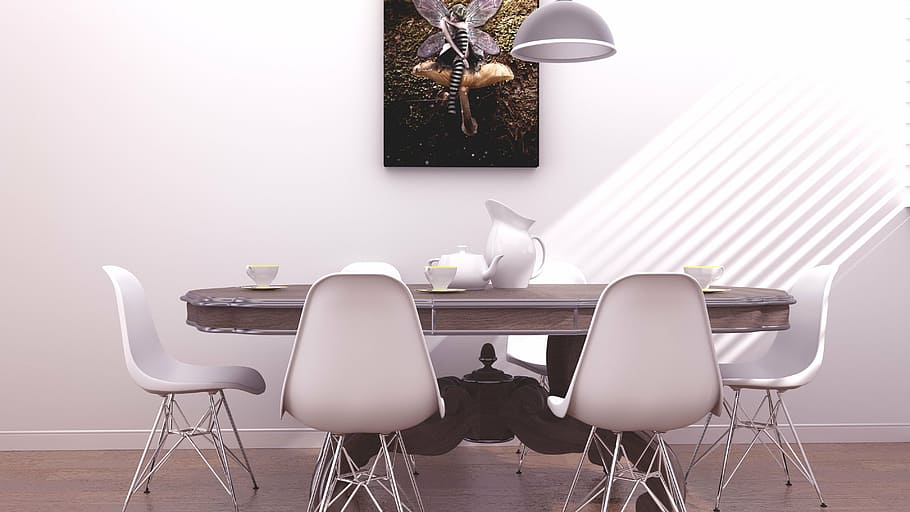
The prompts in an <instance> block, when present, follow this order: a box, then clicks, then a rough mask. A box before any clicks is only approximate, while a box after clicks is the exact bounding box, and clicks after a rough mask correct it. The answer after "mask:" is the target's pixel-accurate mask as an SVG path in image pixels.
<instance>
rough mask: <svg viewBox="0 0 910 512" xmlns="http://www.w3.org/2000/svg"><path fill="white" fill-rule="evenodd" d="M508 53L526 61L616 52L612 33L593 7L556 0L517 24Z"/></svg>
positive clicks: (583, 57) (571, 59) (578, 59)
mask: <svg viewBox="0 0 910 512" xmlns="http://www.w3.org/2000/svg"><path fill="white" fill-rule="evenodd" d="M511 53H512V56H513V57H515V58H516V59H519V60H525V61H529V62H586V61H589V60H597V59H605V58H607V57H610V56H611V55H613V54H614V53H616V47H615V46H613V34H612V33H610V28H609V27H607V24H606V22H604V20H603V18H601V17H600V15H598V14H597V13H596V12H595V11H594V9H591V8H590V7H586V6H584V5H581V4H579V3H578V2H573V1H572V0H556V1H555V2H552V3H550V4H547V5H545V6H543V7H541V8H539V9H537V10H536V11H534V12H532V13H531V15H530V16H528V17H527V18H525V21H524V23H522V24H521V26H520V27H518V33H517V34H515V43H514V44H513V45H512V52H511Z"/></svg>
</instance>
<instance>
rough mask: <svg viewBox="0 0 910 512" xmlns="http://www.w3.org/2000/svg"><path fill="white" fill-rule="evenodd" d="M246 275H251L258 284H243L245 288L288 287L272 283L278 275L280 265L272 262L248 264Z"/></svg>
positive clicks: (274, 288)
mask: <svg viewBox="0 0 910 512" xmlns="http://www.w3.org/2000/svg"><path fill="white" fill-rule="evenodd" d="M246 275H248V276H250V279H252V280H253V282H254V283H256V284H248V285H243V286H241V288H243V289H245V290H280V289H282V288H287V285H283V284H272V281H274V280H275V276H277V275H278V265H275V264H272V263H264V264H263V263H260V264H252V265H247V266H246Z"/></svg>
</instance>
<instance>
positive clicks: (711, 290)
mask: <svg viewBox="0 0 910 512" xmlns="http://www.w3.org/2000/svg"><path fill="white" fill-rule="evenodd" d="M701 291H703V292H705V293H718V292H729V291H730V289H729V288H702V289H701Z"/></svg>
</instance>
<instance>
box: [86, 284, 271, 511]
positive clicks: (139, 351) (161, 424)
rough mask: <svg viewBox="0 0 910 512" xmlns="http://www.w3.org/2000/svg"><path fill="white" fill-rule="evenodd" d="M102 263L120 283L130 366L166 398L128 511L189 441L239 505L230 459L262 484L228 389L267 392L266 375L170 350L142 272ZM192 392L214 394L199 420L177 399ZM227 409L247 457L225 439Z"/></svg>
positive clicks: (144, 386) (133, 485) (149, 387)
mask: <svg viewBox="0 0 910 512" xmlns="http://www.w3.org/2000/svg"><path fill="white" fill-rule="evenodd" d="M102 268H103V269H104V271H105V272H106V273H107V275H108V277H110V279H111V282H112V283H113V284H114V292H115V294H116V296H117V308H118V310H119V313H120V330H121V332H122V337H123V354H124V357H125V359H126V367H127V370H129V373H130V376H132V378H133V380H135V381H136V384H138V385H139V387H141V388H142V389H144V390H146V391H148V392H149V393H152V394H155V395H158V396H160V397H161V398H162V400H161V406H160V407H159V408H158V413H157V415H156V416H155V422H154V423H153V424H152V430H151V432H150V433H149V437H148V440H147V441H146V443H145V449H143V451H142V456H141V457H140V458H139V464H138V466H137V467H136V473H135V474H134V476H133V481H132V483H131V484H130V489H129V491H128V492H127V495H126V500H125V501H124V503H123V510H124V511H125V510H126V507H127V505H128V504H129V502H130V498H131V497H132V496H133V494H134V493H135V492H136V491H137V490H139V489H140V488H142V486H143V485H144V486H145V492H146V493H148V492H149V488H148V485H149V482H150V481H151V479H152V476H153V475H154V474H155V473H157V472H158V471H159V470H160V469H161V468H162V467H163V466H164V465H165V463H167V461H168V459H170V457H171V454H173V453H174V450H175V449H176V448H177V447H178V446H180V445H181V444H182V443H183V442H184V441H186V442H188V443H189V444H190V445H191V446H192V448H193V449H194V450H195V451H196V453H197V454H199V456H200V457H201V458H202V460H203V461H204V462H205V465H206V466H207V467H208V468H209V470H210V471H211V472H212V474H213V475H215V478H216V479H217V480H218V482H219V483H220V484H221V486H222V487H224V490H225V491H227V493H228V495H229V496H230V497H231V501H232V502H233V504H234V510H235V511H237V510H239V506H238V504H237V496H236V494H235V493H234V481H233V480H232V478H231V471H230V468H229V462H230V461H231V460H233V461H234V462H236V463H237V464H239V465H240V467H241V468H243V469H244V470H245V471H246V472H247V473H248V474H249V475H250V480H252V482H253V489H258V488H259V486H258V485H257V483H256V478H255V477H254V476H253V470H252V468H251V467H250V461H249V459H248V458H247V456H246V451H245V450H244V449H243V443H242V442H241V441H240V435H239V434H238V433H237V426H236V424H235V423H234V417H233V415H232V414H231V409H230V407H228V403H227V398H225V396H224V390H225V389H238V390H240V391H246V392H247V393H252V394H254V395H258V394H261V393H262V392H263V391H265V381H264V380H263V379H262V375H260V374H259V372H257V371H256V370H254V369H252V368H247V367H245V366H199V365H194V364H188V363H184V362H181V361H178V360H176V359H174V358H173V357H171V356H170V355H168V354H167V353H166V352H165V351H164V348H163V347H162V346H161V341H160V340H159V339H158V333H157V331H156V330H155V325H154V322H153V320H152V315H151V312H150V311H149V307H148V302H147V300H146V297H145V291H144V290H143V288H142V284H140V282H139V280H138V279H137V278H136V276H134V275H133V274H131V273H130V272H129V271H127V270H125V269H123V268H120V267H115V266H104V267H102ZM189 393H208V395H209V404H208V408H207V409H206V410H205V411H204V412H203V414H202V415H201V417H200V418H199V420H198V421H196V422H190V421H189V420H188V419H187V417H186V415H185V414H184V412H183V410H182V409H181V408H180V405H179V404H178V403H177V395H185V394H189ZM222 410H223V411H224V412H225V413H227V417H228V420H229V421H230V423H231V429H232V430H233V431H234V436H235V438H236V439H237V446H238V447H239V448H240V454H241V456H242V457H243V459H242V460H241V459H240V457H238V456H237V455H235V454H234V452H233V451H232V450H231V449H230V448H228V447H227V446H226V445H225V443H224V438H223V433H222V429H221V423H220V422H219V419H218V416H219V414H220V413H221V411H222ZM156 434H157V437H158V440H157V446H156V447H155V449H154V451H153V452H152V453H151V457H149V456H148V455H149V451H150V448H151V445H152V439H154V438H155V436H156ZM170 436H177V440H176V442H174V444H173V445H172V446H171V447H170V448H167V449H166V448H165V446H166V444H167V439H168V437H170ZM198 437H202V438H204V439H206V440H207V441H209V442H211V443H212V445H213V447H214V448H215V452H216V453H217V455H218V464H219V465H220V466H221V472H222V475H219V474H218V471H216V470H215V468H214V467H212V465H211V464H210V463H209V462H208V460H207V459H206V458H205V456H204V455H203V454H202V451H201V450H200V447H199V445H198V444H197V442H196V441H195V438H198Z"/></svg>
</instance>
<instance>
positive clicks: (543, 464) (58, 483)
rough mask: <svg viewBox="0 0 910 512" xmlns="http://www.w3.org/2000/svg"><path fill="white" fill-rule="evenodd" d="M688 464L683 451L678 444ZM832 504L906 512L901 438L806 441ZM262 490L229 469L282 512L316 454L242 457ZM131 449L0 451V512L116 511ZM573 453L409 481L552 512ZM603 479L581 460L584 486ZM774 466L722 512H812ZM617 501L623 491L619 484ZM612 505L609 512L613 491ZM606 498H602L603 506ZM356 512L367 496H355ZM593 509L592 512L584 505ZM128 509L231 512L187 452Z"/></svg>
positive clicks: (702, 494)
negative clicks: (518, 468) (521, 466)
mask: <svg viewBox="0 0 910 512" xmlns="http://www.w3.org/2000/svg"><path fill="white" fill-rule="evenodd" d="M676 449H677V452H678V453H679V456H680V459H681V460H685V461H688V455H689V453H690V449H691V448H690V447H686V446H681V447H676ZM807 450H808V451H809V455H810V458H811V460H812V463H813V467H814V470H815V473H816V475H817V477H818V479H819V482H820V484H821V488H822V492H823V494H824V495H825V498H826V501H827V502H828V505H829V507H830V508H829V509H828V510H832V511H837V512H885V511H895V510H908V509H910V504H908V503H907V500H908V499H910V443H890V444H884V443H881V444H843V445H839V444H813V445H807ZM249 454H250V461H251V463H252V465H253V468H254V471H255V472H256V476H257V480H259V483H260V486H261V488H260V489H259V490H258V491H255V492H254V491H253V490H252V486H251V484H250V480H249V478H248V477H247V476H246V475H245V474H244V473H242V472H241V471H240V470H239V469H238V470H237V471H235V472H234V477H235V485H236V487H237V493H238V498H239V502H240V507H241V510H242V511H243V512H266V511H268V512H285V511H287V512H290V511H299V510H302V509H304V508H305V506H306V501H307V498H308V492H307V488H308V485H309V479H310V476H311V471H312V466H313V459H314V458H315V456H316V452H315V450H299V449H258V450H250V451H249ZM138 455H139V453H138V452H136V451H129V450H124V451H47V452H0V511H3V512H6V511H10V512H12V511H23V512H44V511H48V512H50V511H53V512H59V511H67V512H89V511H91V512H96V511H117V510H120V507H121V506H122V501H123V497H124V493H125V489H126V487H127V486H128V485H129V480H130V479H131V477H132V474H133V471H134V470H135V466H134V465H135V463H136V459H137V458H138ZM577 461H578V459H577V455H556V456H554V455H540V454H534V453H530V454H528V456H527V458H526V459H525V468H524V472H523V474H522V475H516V474H515V466H516V463H517V456H516V455H515V449H514V447H507V446H466V447H461V448H458V449H456V450H454V451H453V452H451V453H449V454H446V455H442V456H439V457H417V464H418V469H419V471H420V476H419V477H418V485H419V486H420V489H421V494H422V496H423V500H424V503H425V504H426V508H427V510H428V511H440V512H446V511H465V510H471V511H492V512H512V511H515V512H517V511H522V512H525V511H530V512H538V511H539V512H552V511H558V510H561V508H562V501H563V499H564V497H565V492H566V490H567V488H568V484H569V481H570V479H571V478H572V475H573V474H574V470H575V464H576V463H577ZM719 465H720V454H719V453H716V454H712V455H710V456H709V457H708V458H706V459H705V460H704V461H703V462H702V463H701V464H700V465H699V466H697V467H696V468H695V470H694V471H693V473H692V475H691V476H690V480H689V495H688V499H687V503H688V505H689V509H690V510H692V511H693V512H708V511H710V510H711V509H713V505H714V495H715V492H716V488H717V469H718V468H719ZM601 474H602V473H601V472H600V470H599V468H597V467H595V466H591V465H586V467H585V469H584V471H583V473H582V482H583V484H582V485H584V484H587V485H592V484H593V483H594V482H596V481H597V479H598V478H599V477H600V475H601ZM784 480H785V479H784V476H783V471H782V470H781V469H780V468H779V467H778V466H777V465H776V464H775V463H774V462H773V461H772V460H771V458H770V457H769V456H768V455H767V454H766V453H761V452H756V453H754V454H752V455H750V458H749V460H748V462H747V463H746V464H745V465H744V466H743V467H742V468H741V470H740V473H739V474H737V475H736V478H734V480H733V481H732V482H731V484H730V486H729V487H728V488H727V489H726V490H725V491H724V499H723V501H722V503H721V509H722V510H723V511H724V512H747V511H748V512H754V511H765V510H769V511H771V510H773V511H776V512H806V511H814V510H821V509H820V508H819V507H818V500H817V498H816V496H815V492H814V491H813V489H812V487H811V486H810V485H809V484H808V483H807V482H806V481H805V480H804V479H802V477H800V476H799V475H797V474H795V473H794V475H793V486H791V487H787V486H786V485H784ZM618 491H619V492H618V493H617V494H618V495H620V494H623V493H626V492H627V491H628V486H620V487H619V489H618ZM615 498H616V499H615V501H616V503H611V507H610V509H611V510H614V509H616V510H618V507H619V506H620V502H619V499H620V498H619V496H616V497H615ZM612 501H614V500H611V502H612ZM358 503H359V504H360V505H361V509H362V510H369V501H368V500H366V499H359V500H358ZM589 508H591V510H595V509H596V508H597V507H596V506H593V505H592V506H590V507H589ZM129 510H135V511H142V512H164V511H168V512H184V511H186V512H209V511H212V512H214V511H229V510H231V506H230V501H229V498H228V496H227V495H226V494H225V493H224V491H223V490H222V489H221V487H220V486H219V484H218V483H217V482H216V481H215V480H214V478H213V477H212V476H211V474H210V473H209V472H208V470H207V469H206V468H205V466H204V465H203V464H202V463H201V461H199V460H198V458H197V456H196V455H195V453H193V452H191V451H185V450H181V451H179V452H178V453H176V454H175V455H174V457H173V460H171V461H169V462H168V466H167V467H166V468H165V470H164V471H163V472H162V473H161V474H160V475H158V476H156V477H155V479H154V480H153V481H152V492H151V494H148V495H146V494H142V493H138V494H137V495H136V496H134V497H133V501H132V502H131V504H130V508H129Z"/></svg>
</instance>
